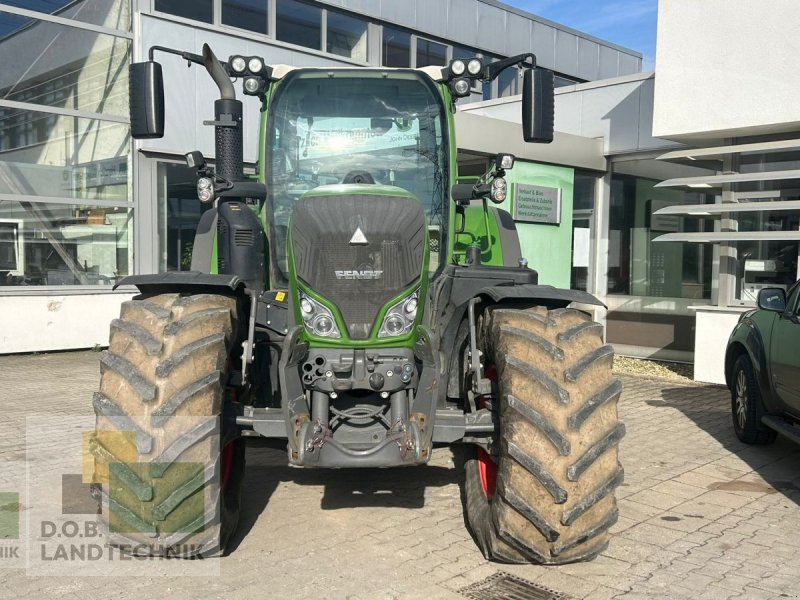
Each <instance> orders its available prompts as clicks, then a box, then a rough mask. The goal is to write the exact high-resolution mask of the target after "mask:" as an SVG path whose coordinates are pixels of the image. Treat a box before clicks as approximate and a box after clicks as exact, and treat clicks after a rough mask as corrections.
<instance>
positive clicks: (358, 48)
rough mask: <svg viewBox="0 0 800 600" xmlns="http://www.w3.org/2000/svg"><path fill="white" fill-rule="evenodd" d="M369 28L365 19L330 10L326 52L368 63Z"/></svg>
mask: <svg viewBox="0 0 800 600" xmlns="http://www.w3.org/2000/svg"><path fill="white" fill-rule="evenodd" d="M367 28H368V24H367V22H366V21H365V20H364V19H359V18H357V17H351V16H349V15H344V14H342V13H338V12H335V11H332V10H329V11H328V35H327V46H326V50H327V51H328V52H330V53H331V54H337V55H339V56H346V57H347V58H352V59H353V60H360V61H361V62H367Z"/></svg>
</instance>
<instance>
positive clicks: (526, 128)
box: [522, 69, 555, 144]
mask: <svg viewBox="0 0 800 600" xmlns="http://www.w3.org/2000/svg"><path fill="white" fill-rule="evenodd" d="M554 115H555V93H554V89H553V72H552V71H548V70H547V69H525V74H524V76H523V78H522V137H523V139H524V140H525V141H526V142H533V143H537V144H549V143H550V142H552V141H553V118H554Z"/></svg>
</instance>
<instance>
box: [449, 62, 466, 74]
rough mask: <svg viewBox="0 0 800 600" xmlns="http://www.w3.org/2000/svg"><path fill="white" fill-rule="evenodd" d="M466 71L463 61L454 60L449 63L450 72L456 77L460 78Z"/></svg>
mask: <svg viewBox="0 0 800 600" xmlns="http://www.w3.org/2000/svg"><path fill="white" fill-rule="evenodd" d="M466 70H467V65H466V64H465V63H464V61H463V60H458V59H456V60H454V61H453V62H451V63H450V72H451V73H452V74H453V75H455V76H456V77H461V76H462V75H463V74H464V72H465V71H466Z"/></svg>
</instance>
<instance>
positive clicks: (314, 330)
mask: <svg viewBox="0 0 800 600" xmlns="http://www.w3.org/2000/svg"><path fill="white" fill-rule="evenodd" d="M300 314H301V315H302V316H303V324H304V325H305V326H306V331H307V332H308V333H310V334H311V335H316V336H318V337H330V338H340V337H342V333H341V332H340V331H339V328H338V327H337V326H336V319H334V318H333V313H332V312H331V311H330V310H329V309H328V307H327V306H324V305H322V304H320V303H319V302H317V301H316V300H314V299H313V298H310V297H309V296H306V295H305V294H303V293H302V292H301V293H300Z"/></svg>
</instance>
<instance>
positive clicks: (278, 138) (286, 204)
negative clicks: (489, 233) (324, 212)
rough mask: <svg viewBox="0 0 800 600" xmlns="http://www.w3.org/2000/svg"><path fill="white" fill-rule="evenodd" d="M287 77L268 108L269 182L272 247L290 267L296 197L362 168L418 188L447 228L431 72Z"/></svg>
mask: <svg viewBox="0 0 800 600" xmlns="http://www.w3.org/2000/svg"><path fill="white" fill-rule="evenodd" d="M282 84H283V87H281V88H280V89H279V91H277V92H276V94H275V97H274V100H273V103H272V106H271V107H270V122H269V126H268V127H269V138H268V144H269V145H268V147H267V161H268V164H270V165H271V167H270V168H269V169H267V172H268V179H269V180H268V181H267V189H268V190H269V203H270V210H271V212H272V214H271V216H270V219H269V220H270V224H271V229H272V234H271V238H272V243H273V248H272V252H273V256H274V257H275V260H276V261H277V264H278V265H279V267H280V270H281V271H282V272H283V273H284V274H285V273H286V241H285V240H286V235H287V231H288V225H289V218H290V216H291V213H292V210H293V208H294V205H295V203H296V202H297V201H298V200H299V199H300V198H301V197H302V196H303V195H304V194H305V193H306V192H308V191H309V190H311V189H313V188H315V187H317V186H320V185H330V184H338V183H342V182H343V181H344V180H346V179H347V177H348V175H352V174H354V173H357V172H360V171H366V172H367V173H368V174H369V176H370V177H371V178H372V179H373V181H375V183H379V184H384V185H394V186H397V187H401V188H404V189H406V190H408V191H409V192H411V193H412V194H414V196H416V197H417V198H418V199H419V201H420V203H421V204H422V205H423V207H424V208H425V211H426V213H427V215H428V220H429V223H430V226H431V227H432V228H434V229H435V230H437V231H441V232H446V231H447V216H448V210H447V205H446V204H445V202H446V196H445V194H446V182H447V181H448V172H447V168H448V164H447V161H448V155H447V152H446V146H447V145H446V143H445V135H446V124H445V121H444V114H443V106H442V104H441V101H440V98H439V96H438V94H437V93H436V91H435V88H434V87H433V85H432V84H431V82H430V79H428V78H426V77H423V76H422V75H420V74H418V73H408V74H404V75H398V76H396V77H395V78H393V79H385V78H384V77H382V76H381V74H380V73H379V72H374V71H373V72H369V71H365V72H354V71H336V74H335V77H330V76H329V75H328V73H326V72H322V73H318V72H307V73H302V74H299V75H297V76H295V77H294V78H291V79H284V81H283V82H282ZM444 255H445V254H444V253H442V254H441V256H442V257H444Z"/></svg>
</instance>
